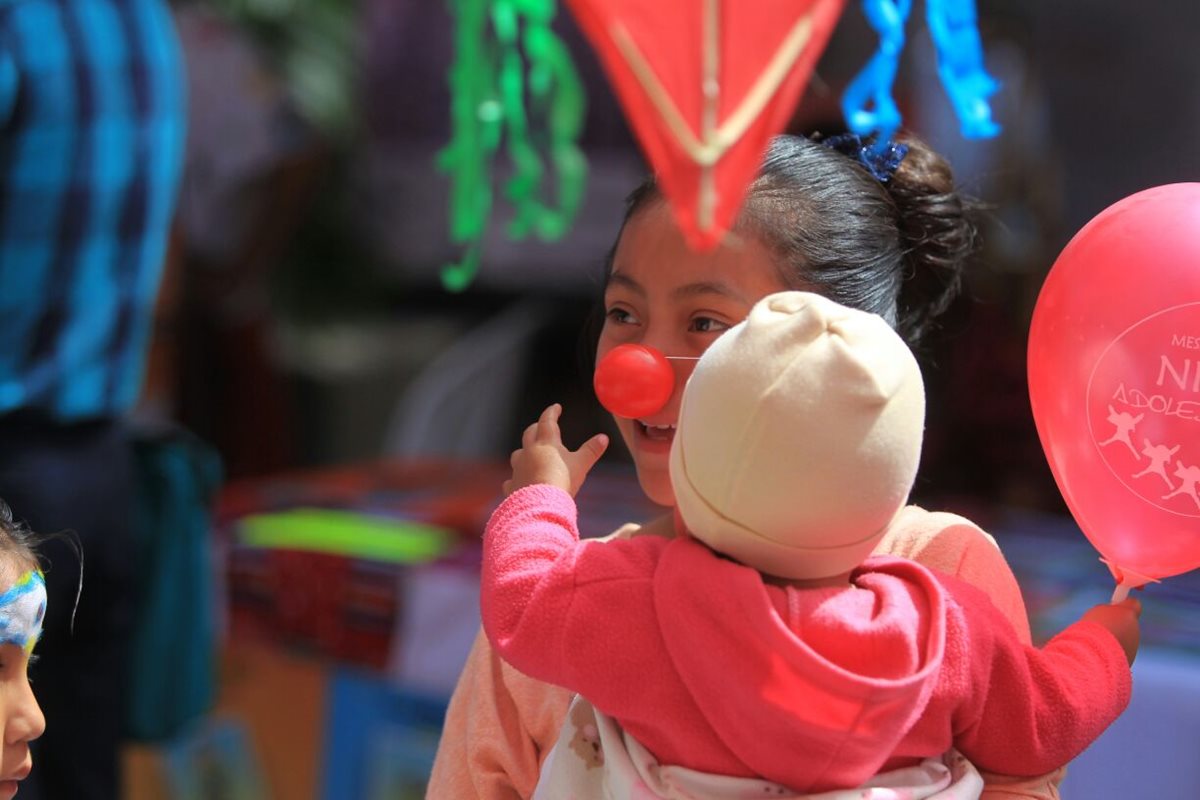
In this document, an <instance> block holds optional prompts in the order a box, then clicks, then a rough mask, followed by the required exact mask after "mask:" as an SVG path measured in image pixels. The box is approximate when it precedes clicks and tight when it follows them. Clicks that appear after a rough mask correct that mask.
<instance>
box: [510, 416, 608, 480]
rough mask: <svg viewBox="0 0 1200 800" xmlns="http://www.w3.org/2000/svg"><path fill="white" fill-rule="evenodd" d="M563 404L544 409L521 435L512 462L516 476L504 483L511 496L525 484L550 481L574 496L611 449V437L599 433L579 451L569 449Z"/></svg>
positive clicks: (513, 474)
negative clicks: (562, 425)
mask: <svg viewBox="0 0 1200 800" xmlns="http://www.w3.org/2000/svg"><path fill="white" fill-rule="evenodd" d="M561 416H562V406H561V405H559V404H558V403H554V404H553V405H550V406H548V407H547V408H546V410H545V411H543V412H542V415H541V416H540V417H538V420H537V422H535V423H533V424H532V425H530V426H529V427H528V428H526V429H525V433H523V434H522V435H521V447H520V449H518V450H514V451H513V454H512V458H510V459H509V463H511V464H512V469H513V472H512V478H510V479H509V480H507V481H505V482H504V494H505V495H509V494H512V493H513V492H515V491H516V490H517V489H520V488H521V487H523V486H532V485H533V484H535V483H546V484H550V485H551V486H557V487H558V488H560V489H563V490H565V491H567V492H570V493H571V496H572V497H574V496H575V494H576V493H577V492H578V491H579V488H580V487H581V486H583V481H584V479H585V478H587V474H588V473H589V472H590V471H591V469H592V467H594V466H595V465H596V462H597V461H599V460H600V456H602V455H604V451H605V450H607V449H608V437H607V436H605V435H604V434H603V433H598V434H596V435H595V436H593V437H592V438H590V439H588V440H587V441H586V442H584V443H583V444H582V445H581V446H580V448H579V449H578V450H568V449H567V447H566V446H565V445H564V444H563V441H562V432H561V431H560V430H559V428H558V419H559V417H561Z"/></svg>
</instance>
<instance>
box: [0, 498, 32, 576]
mask: <svg viewBox="0 0 1200 800" xmlns="http://www.w3.org/2000/svg"><path fill="white" fill-rule="evenodd" d="M41 541H42V537H40V536H38V535H37V534H35V533H34V532H33V531H31V530H30V529H29V527H28V526H26V525H25V524H23V523H21V522H18V521H17V520H15V519H13V513H12V509H11V508H9V507H8V503H6V502H4V501H3V500H0V555H7V556H11V557H13V558H14V559H16V560H17V561H20V562H22V563H23V564H24V565H25V566H26V567H28V568H30V569H33V568H35V567H37V568H40V567H41V566H42V563H41V559H40V558H39V557H38V553H37V546H38V544H40V543H41Z"/></svg>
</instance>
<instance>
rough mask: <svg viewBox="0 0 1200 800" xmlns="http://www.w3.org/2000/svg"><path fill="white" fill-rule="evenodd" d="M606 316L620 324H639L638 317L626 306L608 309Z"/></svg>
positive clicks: (610, 320)
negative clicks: (625, 307)
mask: <svg viewBox="0 0 1200 800" xmlns="http://www.w3.org/2000/svg"><path fill="white" fill-rule="evenodd" d="M604 316H605V318H606V319H607V320H608V321H609V322H615V323H616V324H618V325H636V324H637V317H635V316H634V315H633V314H631V313H629V311H628V310H626V309H624V308H619V307H618V308H610V309H609V310H608V311H606V312H604Z"/></svg>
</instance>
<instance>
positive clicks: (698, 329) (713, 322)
mask: <svg viewBox="0 0 1200 800" xmlns="http://www.w3.org/2000/svg"><path fill="white" fill-rule="evenodd" d="M688 330H690V331H693V332H694V333H720V332H722V331H726V330H729V326H728V325H726V324H725V323H724V322H721V321H720V320H717V319H713V318H712V317H695V318H693V319H692V321H691V324H689V325H688Z"/></svg>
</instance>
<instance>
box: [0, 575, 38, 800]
mask: <svg viewBox="0 0 1200 800" xmlns="http://www.w3.org/2000/svg"><path fill="white" fill-rule="evenodd" d="M5 577H7V578H8V580H7V581H5V583H6V584H8V585H7V586H6V587H5V589H4V590H3V591H0V596H3V597H5V598H6V599H7V600H8V601H7V602H5V603H4V604H3V607H0V616H3V617H4V620H5V628H4V629H5V638H4V639H0V735H2V736H3V740H2V741H0V800H8V798H11V797H12V796H13V795H15V794H16V793H17V787H18V784H19V782H20V781H21V780H23V779H24V778H25V776H27V775H28V774H29V770H30V768H31V767H32V766H33V758H32V757H31V756H30V753H29V743H30V742H32V741H33V740H34V739H36V738H38V737H39V736H41V735H42V733H43V732H44V731H45V730H46V718H45V717H44V716H42V709H41V707H40V706H38V702H37V700H36V699H35V698H34V696H33V689H32V688H31V687H30V685H29V651H30V650H32V646H30V647H28V648H27V647H25V646H24V644H25V642H24V641H15V640H14V638H13V634H16V635H17V637H18V638H21V639H23V640H24V639H32V641H36V640H37V634H38V632H40V630H41V623H42V616H43V615H44V613H45V596H46V595H45V588H44V584H43V585H42V586H41V587H40V588H39V589H38V590H37V591H30V592H28V593H25V594H22V595H20V596H19V597H17V598H12V597H11V595H12V593H13V588H14V586H15V585H16V584H15V582H14V581H13V578H12V576H11V574H10V575H7V576H5Z"/></svg>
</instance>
